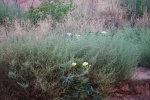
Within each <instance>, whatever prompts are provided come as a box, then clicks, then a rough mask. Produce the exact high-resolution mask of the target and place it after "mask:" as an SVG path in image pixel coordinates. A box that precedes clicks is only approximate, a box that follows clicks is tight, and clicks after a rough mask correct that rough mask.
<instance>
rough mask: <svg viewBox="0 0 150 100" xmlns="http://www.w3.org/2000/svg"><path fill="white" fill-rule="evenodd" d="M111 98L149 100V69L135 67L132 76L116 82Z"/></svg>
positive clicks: (114, 99) (112, 99) (113, 99)
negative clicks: (126, 79)
mask: <svg viewBox="0 0 150 100" xmlns="http://www.w3.org/2000/svg"><path fill="white" fill-rule="evenodd" d="M114 89H116V91H115V92H114V93H113V97H112V98H111V100H150V69H148V68H137V69H136V70H134V71H133V77H132V78H131V79H130V80H128V81H124V82H121V83H119V84H117V85H116V86H115V87H114Z"/></svg>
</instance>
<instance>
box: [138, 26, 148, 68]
mask: <svg viewBox="0 0 150 100" xmlns="http://www.w3.org/2000/svg"><path fill="white" fill-rule="evenodd" d="M149 32H150V29H147V30H144V29H142V32H141V33H142V34H140V38H141V42H140V43H139V49H140V51H141V59H140V65H141V66H143V67H150V40H149V38H150V34H149Z"/></svg>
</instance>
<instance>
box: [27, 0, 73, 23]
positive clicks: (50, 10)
mask: <svg viewBox="0 0 150 100" xmlns="http://www.w3.org/2000/svg"><path fill="white" fill-rule="evenodd" d="M75 7H76V6H75V5H74V4H73V2H72V0H70V4H66V3H64V2H54V3H43V4H41V5H40V6H39V7H38V8H33V7H31V8H30V10H29V11H28V12H27V13H26V14H25V16H27V18H28V19H30V21H31V23H32V24H34V25H35V24H37V23H38V21H40V20H45V19H46V18H48V16H50V17H51V19H52V20H53V21H56V22H62V21H63V19H64V18H65V16H66V15H67V13H68V12H69V11H72V10H73V9H75Z"/></svg>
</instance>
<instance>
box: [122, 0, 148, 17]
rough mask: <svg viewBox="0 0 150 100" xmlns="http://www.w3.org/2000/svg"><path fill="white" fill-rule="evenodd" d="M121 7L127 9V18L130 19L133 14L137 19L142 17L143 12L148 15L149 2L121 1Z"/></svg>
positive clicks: (139, 0) (136, 0)
mask: <svg viewBox="0 0 150 100" xmlns="http://www.w3.org/2000/svg"><path fill="white" fill-rule="evenodd" d="M121 5H122V6H123V7H126V8H127V14H128V17H129V18H131V17H132V14H135V15H136V17H137V18H139V17H142V16H143V13H144V11H147V12H148V13H150V1H149V0H121Z"/></svg>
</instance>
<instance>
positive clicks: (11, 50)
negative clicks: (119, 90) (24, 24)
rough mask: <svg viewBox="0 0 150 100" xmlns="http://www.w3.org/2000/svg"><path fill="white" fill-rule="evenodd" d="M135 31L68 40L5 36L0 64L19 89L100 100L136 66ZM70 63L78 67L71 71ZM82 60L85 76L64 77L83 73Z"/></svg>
mask: <svg viewBox="0 0 150 100" xmlns="http://www.w3.org/2000/svg"><path fill="white" fill-rule="evenodd" d="M133 32H134V33H133ZM137 32H139V31H137V29H131V28H125V29H123V30H118V31H116V32H115V33H116V34H114V35H113V36H111V35H106V36H104V35H102V34H95V33H85V34H83V35H81V36H80V37H75V36H73V37H70V38H69V37H66V36H65V35H60V34H48V35H46V36H45V37H43V39H39V40H37V39H36V38H35V37H34V36H27V37H26V38H21V37H19V39H18V40H15V39H13V38H12V37H10V38H9V39H7V40H6V41H4V42H3V43H1V44H0V66H1V67H5V66H7V67H9V73H10V74H9V77H10V76H11V75H12V77H14V76H15V77H14V78H15V79H16V81H17V82H18V84H20V85H21V87H26V86H34V87H35V88H37V89H40V90H43V91H53V92H50V93H51V94H52V95H53V96H54V97H60V98H76V96H79V97H80V98H84V97H86V96H93V97H94V95H95V96H97V97H98V98H99V97H101V96H98V95H97V93H101V94H102V96H106V95H108V94H109V92H110V90H111V86H112V85H114V84H115V83H117V82H120V81H122V80H125V79H129V78H130V75H131V71H132V68H134V67H135V66H137V64H138V62H139V56H140V51H139V49H138V47H139V46H138V43H139V41H138V38H139V37H138V35H137V34H138V33H137ZM72 62H76V63H77V66H76V67H75V68H74V69H72V66H71V64H72ZM83 62H88V63H89V64H91V67H90V68H89V71H88V73H86V74H85V75H82V76H81V77H77V78H76V77H72V78H69V76H70V75H71V76H72V75H80V74H81V73H82V72H84V69H82V70H81V68H80V67H81V65H82V63H83ZM12 73H14V74H12ZM84 80H85V81H84ZM63 83H67V85H66V84H63ZM72 86H74V87H72ZM88 87H92V88H93V90H91V89H89V88H88ZM72 88H73V89H72ZM72 90H75V92H72ZM87 91H89V92H88V93H91V94H88V93H87ZM58 94H61V96H60V95H58ZM70 96H72V97H70ZM73 96H74V97H73Z"/></svg>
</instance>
